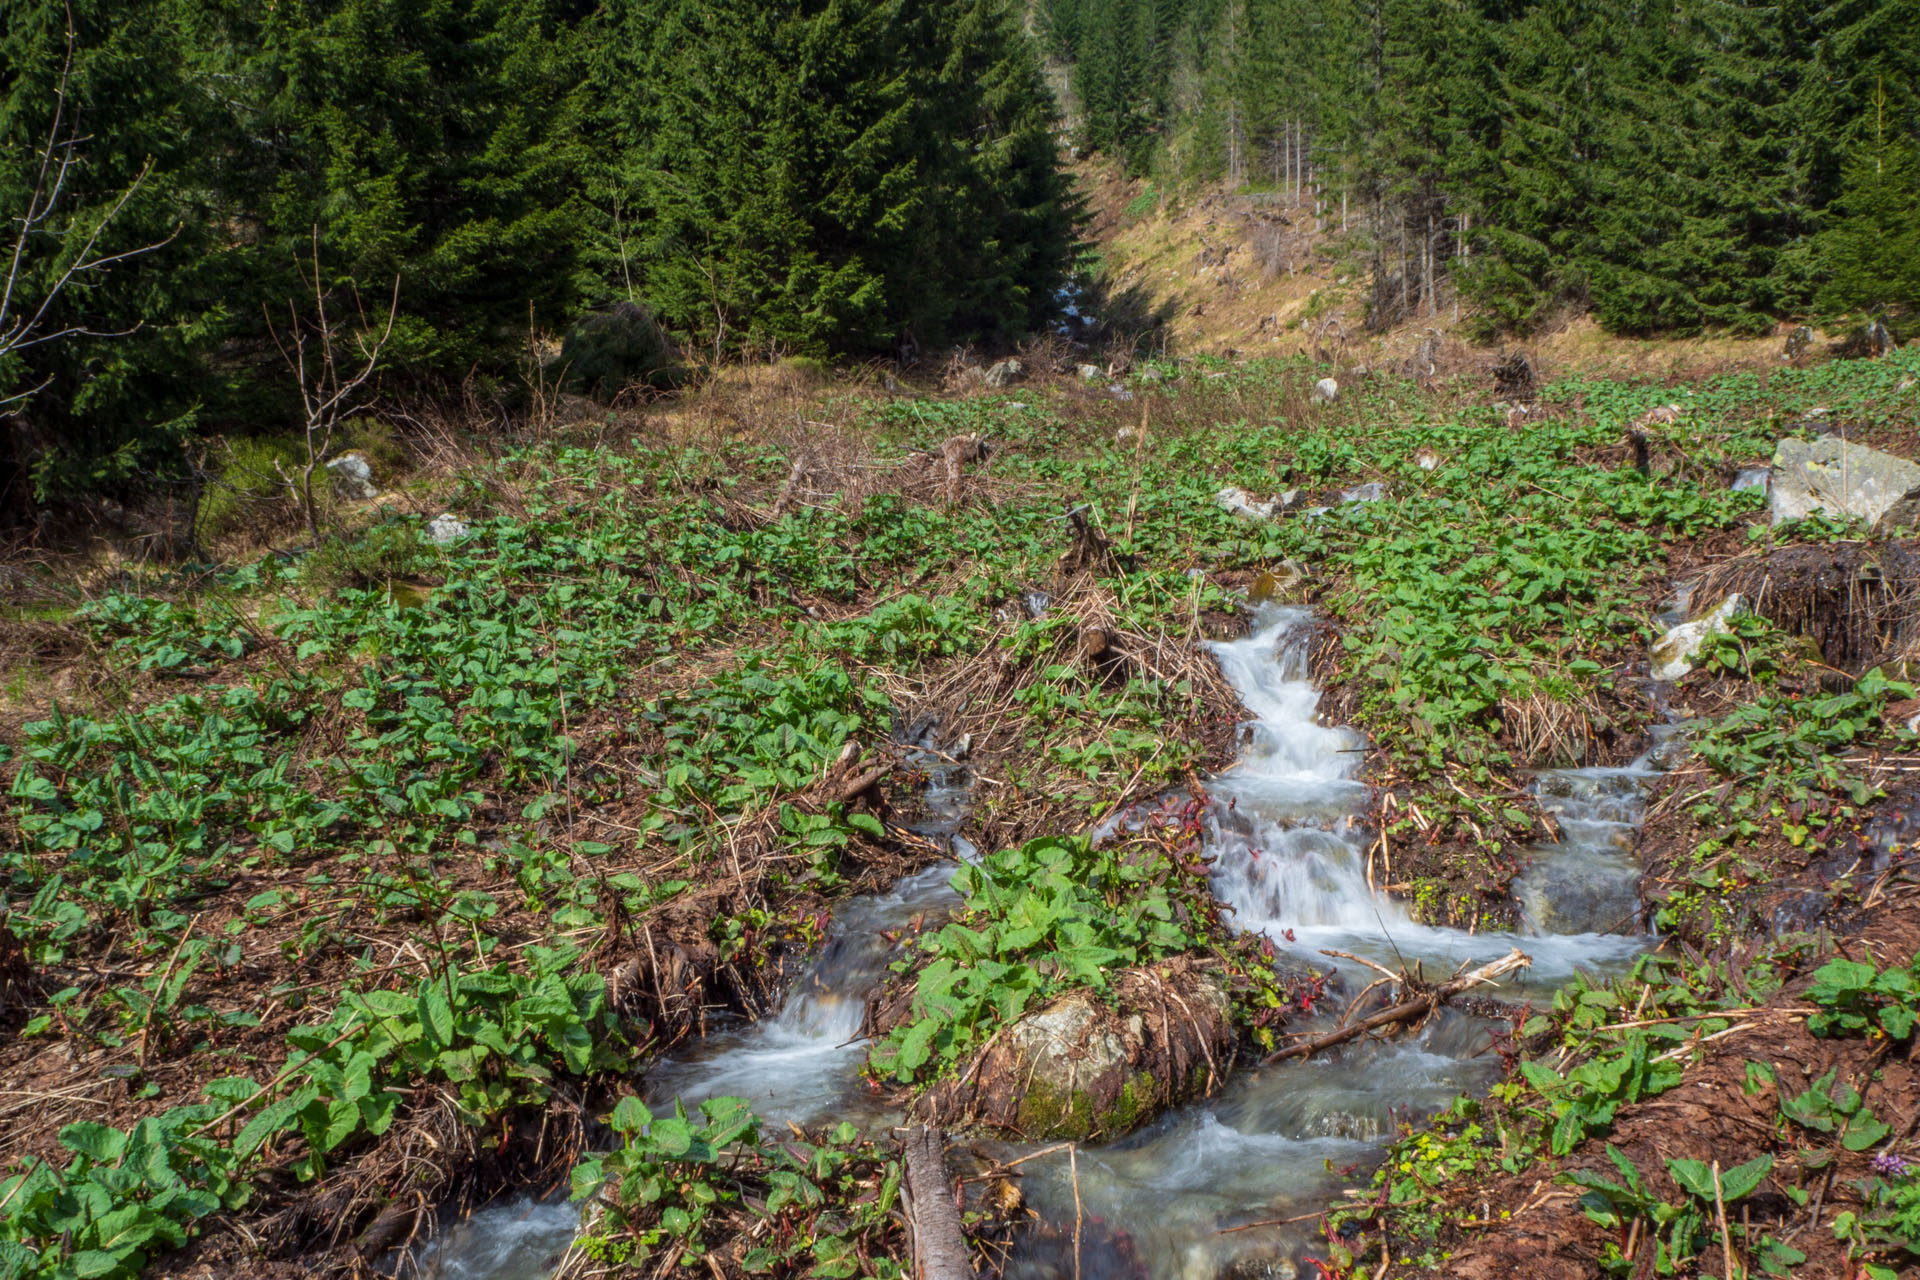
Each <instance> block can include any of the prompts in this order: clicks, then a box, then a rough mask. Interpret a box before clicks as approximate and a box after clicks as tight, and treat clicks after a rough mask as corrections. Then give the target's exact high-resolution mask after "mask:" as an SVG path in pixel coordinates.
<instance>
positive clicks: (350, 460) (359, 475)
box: [327, 452, 380, 502]
mask: <svg viewBox="0 0 1920 1280" xmlns="http://www.w3.org/2000/svg"><path fill="white" fill-rule="evenodd" d="M327 472H328V474H329V475H331V476H332V477H333V491H334V492H335V493H337V494H339V495H340V496H341V497H343V498H352V499H356V500H358V501H362V502H364V501H366V500H368V499H370V498H377V497H379V496H380V487H379V486H378V485H376V484H374V482H373V464H372V463H370V462H368V461H367V455H366V454H364V453H359V452H354V453H343V454H341V455H340V456H339V457H337V458H332V459H329V460H328V462H327Z"/></svg>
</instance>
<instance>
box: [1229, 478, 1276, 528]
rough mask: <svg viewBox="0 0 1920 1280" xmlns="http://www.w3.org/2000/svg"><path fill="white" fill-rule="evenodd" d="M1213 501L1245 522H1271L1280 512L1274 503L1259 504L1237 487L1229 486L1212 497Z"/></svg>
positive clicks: (1250, 495)
mask: <svg viewBox="0 0 1920 1280" xmlns="http://www.w3.org/2000/svg"><path fill="white" fill-rule="evenodd" d="M1213 500H1214V501H1215V502H1217V503H1219V504H1220V505H1221V506H1222V507H1224V508H1225V509H1226V510H1228V511H1230V512H1232V513H1233V514H1234V515H1236V516H1240V517H1242V518H1243V519H1247V520H1271V519H1273V517H1274V514H1275V513H1276V512H1278V511H1279V510H1280V504H1279V503H1276V502H1259V501H1256V500H1255V499H1254V496H1253V495H1252V494H1250V493H1248V492H1247V491H1246V490H1245V489H1242V488H1241V487H1240V486H1239V485H1229V486H1227V487H1226V488H1225V489H1222V490H1221V491H1220V492H1219V493H1216V494H1215V495H1214V496H1213Z"/></svg>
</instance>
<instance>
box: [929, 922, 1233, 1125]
mask: <svg viewBox="0 0 1920 1280" xmlns="http://www.w3.org/2000/svg"><path fill="white" fill-rule="evenodd" d="M1234 1043H1235V1033H1234V1026H1233V1016H1232V1005H1231V1001H1230V1000H1229V999H1228V996H1227V993H1226V990H1225V989H1224V988H1223V987H1222V986H1221V985H1220V983H1219V982H1218V981H1217V980H1216V979H1214V978H1213V977H1212V976H1210V975H1208V974H1207V973H1206V972H1205V971H1204V970H1202V969H1200V968H1199V967H1198V966H1197V965H1195V964H1193V963H1192V962H1191V961H1190V960H1188V959H1187V958H1185V957H1182V958H1181V959H1180V960H1177V961H1174V962H1172V963H1169V964H1166V965H1159V966H1153V967H1147V968H1138V969H1125V970H1121V971H1119V972H1117V973H1115V974H1114V975H1113V978H1112V990H1111V991H1110V992H1109V993H1107V994H1106V995H1101V994H1098V993H1095V992H1091V991H1073V992H1069V993H1068V994H1066V995H1064V996H1061V997H1060V998H1059V999H1057V1000H1054V1001H1053V1002H1051V1003H1049V1004H1047V1005H1044V1006H1042V1007H1041V1008H1040V1009H1038V1010H1035V1011H1033V1012H1031V1013H1028V1014H1027V1015H1026V1016H1024V1017H1022V1018H1021V1019H1020V1020H1019V1021H1017V1022H1015V1023H1014V1024H1013V1025H1012V1026H1011V1027H1009V1028H1008V1029H1007V1030H1006V1031H1004V1032H1002V1033H1001V1034H1000V1035H998V1036H996V1037H995V1038H994V1040H993V1041H992V1042H991V1043H990V1044H988V1045H987V1047H986V1048H985V1049H983V1050H982V1051H981V1053H980V1055H979V1057H978V1058H977V1060H976V1061H974V1062H973V1063H972V1064H970V1066H969V1068H968V1069H967V1070H965V1071H963V1072H962V1073H961V1074H960V1076H959V1077H958V1078H957V1079H956V1080H954V1081H952V1082H949V1083H947V1084H943V1085H941V1086H939V1087H937V1088H936V1089H934V1090H933V1092H932V1093H930V1094H929V1095H928V1097H927V1100H926V1103H925V1105H926V1107H927V1109H928V1111H929V1113H930V1114H931V1115H932V1116H933V1117H934V1118H935V1119H936V1120H938V1121H939V1122H940V1123H942V1124H946V1125H958V1124H977V1125H982V1126H986V1127H988V1128H991V1129H999V1130H1004V1131H1007V1132H1009V1133H1013V1134H1017V1135H1019V1136H1021V1137H1023V1138H1026V1139H1028V1140H1030V1141H1035V1142H1039V1141H1050V1140H1055V1139H1074V1140H1080V1139H1085V1138H1090V1137H1096V1136H1097V1137H1102V1138H1109V1139H1110V1138H1116V1137H1119V1136H1121V1135H1122V1134H1125V1133H1128V1132H1130V1131H1132V1130H1133V1129H1135V1128H1137V1127H1138V1126H1139V1125H1141V1124H1144V1123H1145V1122H1146V1121H1148V1120H1151V1119H1153V1118H1154V1117H1155V1116H1156V1115H1158V1114H1159V1113H1160V1112H1162V1111H1164V1110H1166V1109H1167V1108H1168V1107H1170V1106H1174V1105H1176V1104H1178V1103H1181V1102H1185V1101H1188V1100H1189V1099H1192V1098H1196V1097H1200V1096H1203V1095H1206V1094H1210V1093H1212V1092H1214V1091H1215V1090H1216V1089H1217V1088H1218V1087H1219V1086H1220V1085H1221V1084H1222V1083H1224V1081H1225V1079H1226V1076H1227V1073H1228V1072H1229V1071H1230V1070H1231V1069H1232V1064H1233V1059H1234Z"/></svg>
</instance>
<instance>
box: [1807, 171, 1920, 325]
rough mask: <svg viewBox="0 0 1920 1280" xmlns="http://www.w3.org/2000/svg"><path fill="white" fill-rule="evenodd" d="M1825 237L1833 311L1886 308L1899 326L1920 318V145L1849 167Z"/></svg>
mask: <svg viewBox="0 0 1920 1280" xmlns="http://www.w3.org/2000/svg"><path fill="white" fill-rule="evenodd" d="M1833 213H1834V216H1833V218H1832V220H1831V221H1830V223H1829V225H1828V228H1827V230H1826V231H1825V232H1824V233H1822V235H1821V237H1820V259H1821V261H1822V263H1824V264H1825V266H1826V268H1827V271H1828V276H1827V279H1826V282H1825V284H1824V285H1823V287H1822V288H1821V290H1820V298H1819V301H1820V305H1821V307H1822V308H1823V309H1825V310H1826V311H1828V312H1830V313H1835V314H1847V313H1857V312H1863V311H1864V312H1869V313H1872V312H1879V311H1883V310H1884V311H1885V312H1886V314H1887V315H1888V317H1889V319H1890V320H1891V321H1892V323H1893V324H1894V325H1895V326H1896V327H1910V326H1911V325H1912V324H1913V322H1914V320H1915V317H1916V316H1920V143H1916V142H1914V141H1903V142H1900V143H1897V144H1894V145H1890V146H1885V147H1873V148H1869V149H1863V151H1862V154H1860V156H1859V157H1858V158H1857V159H1856V160H1855V161H1854V162H1853V163H1852V164H1851V165H1850V166H1849V167H1848V169H1847V171H1846V178H1845V185H1844V186H1843V187H1842V188H1841V192H1840V198H1839V200H1838V201H1836V202H1835V205H1834V210H1833Z"/></svg>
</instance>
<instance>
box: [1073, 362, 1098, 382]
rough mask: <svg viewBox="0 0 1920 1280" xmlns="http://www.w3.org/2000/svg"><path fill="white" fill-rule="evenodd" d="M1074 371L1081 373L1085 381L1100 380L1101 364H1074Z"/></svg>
mask: <svg viewBox="0 0 1920 1280" xmlns="http://www.w3.org/2000/svg"><path fill="white" fill-rule="evenodd" d="M1074 371H1075V372H1076V373H1078V374H1079V375H1080V378H1081V380H1082V381H1083V382H1098V381H1099V380H1100V366H1099V365H1097V364H1083V365H1076V366H1074Z"/></svg>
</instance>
